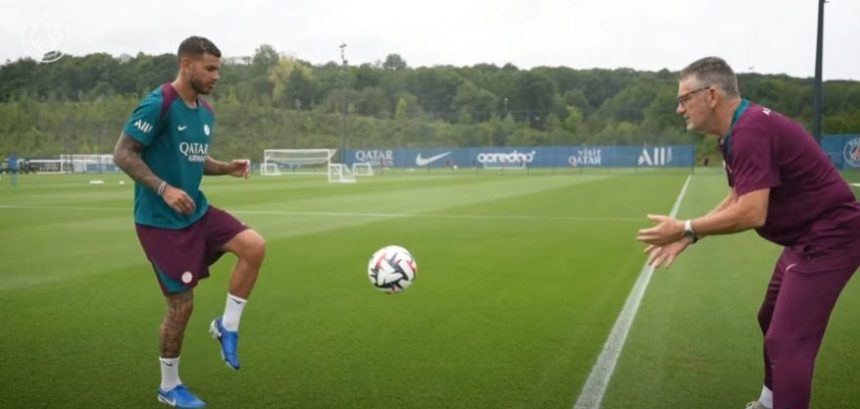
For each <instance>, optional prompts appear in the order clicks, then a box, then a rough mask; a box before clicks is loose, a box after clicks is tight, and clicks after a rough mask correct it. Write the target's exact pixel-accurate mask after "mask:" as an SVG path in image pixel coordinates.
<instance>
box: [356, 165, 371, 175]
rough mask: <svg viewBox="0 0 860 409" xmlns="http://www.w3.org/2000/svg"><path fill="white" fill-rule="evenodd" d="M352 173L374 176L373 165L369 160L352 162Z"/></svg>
mask: <svg viewBox="0 0 860 409" xmlns="http://www.w3.org/2000/svg"><path fill="white" fill-rule="evenodd" d="M352 174H354V175H355V176H373V165H371V164H370V163H369V162H355V163H353V164H352Z"/></svg>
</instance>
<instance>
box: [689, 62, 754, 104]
mask: <svg viewBox="0 0 860 409" xmlns="http://www.w3.org/2000/svg"><path fill="white" fill-rule="evenodd" d="M690 77H693V78H695V79H696V81H698V82H699V86H702V87H708V86H715V87H717V88H719V89H721V90H723V91H724V92H725V93H726V96H727V97H729V98H739V97H740V92H739V91H738V77H737V76H736V75H735V72H734V71H732V67H729V64H728V63H726V61H725V60H723V59H722V58H719V57H705V58H702V59H699V60H696V61H693V62H692V63H690V65H688V66H686V67H684V69H683V70H681V80H685V79H687V78H690Z"/></svg>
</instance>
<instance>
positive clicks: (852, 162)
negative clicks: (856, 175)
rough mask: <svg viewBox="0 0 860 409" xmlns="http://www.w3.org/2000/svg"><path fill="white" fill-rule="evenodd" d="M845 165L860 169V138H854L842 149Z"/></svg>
mask: <svg viewBox="0 0 860 409" xmlns="http://www.w3.org/2000/svg"><path fill="white" fill-rule="evenodd" d="M842 156H843V157H844V158H845V163H847V164H848V165H849V166H851V167H854V168H860V138H854V139H851V140H849V141H848V142H846V143H845V148H843V149H842Z"/></svg>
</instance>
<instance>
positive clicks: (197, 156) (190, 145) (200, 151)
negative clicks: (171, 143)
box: [179, 142, 209, 162]
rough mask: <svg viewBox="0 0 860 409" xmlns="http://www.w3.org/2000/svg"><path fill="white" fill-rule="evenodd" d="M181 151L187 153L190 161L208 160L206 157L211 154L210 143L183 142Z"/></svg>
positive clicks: (180, 147)
mask: <svg viewBox="0 0 860 409" xmlns="http://www.w3.org/2000/svg"><path fill="white" fill-rule="evenodd" d="M179 152H181V153H182V154H183V155H185V157H186V158H187V159H188V161H189V162H206V157H207V156H209V144H208V143H200V142H182V143H180V144H179Z"/></svg>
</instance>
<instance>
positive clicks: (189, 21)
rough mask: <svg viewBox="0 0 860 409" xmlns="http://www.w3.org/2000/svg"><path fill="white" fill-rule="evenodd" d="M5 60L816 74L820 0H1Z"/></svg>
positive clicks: (837, 9) (833, 12) (843, 62)
mask: <svg viewBox="0 0 860 409" xmlns="http://www.w3.org/2000/svg"><path fill="white" fill-rule="evenodd" d="M0 4H2V8H0V10H2V11H0V63H3V62H5V61H6V60H16V59H18V58H20V57H24V56H31V57H33V58H36V59H40V58H42V53H43V52H44V51H47V50H46V48H48V49H50V46H51V45H52V44H60V45H61V49H62V51H63V52H64V53H66V54H72V55H78V56H79V55H85V54H88V53H93V52H108V53H110V54H113V55H114V56H118V55H120V54H123V53H125V54H131V55H135V54H137V53H138V52H144V53H147V54H161V53H174V52H176V48H177V46H178V45H179V42H180V41H181V40H182V39H184V38H185V37H187V36H189V35H202V36H205V37H208V38H210V39H211V40H213V41H214V42H215V44H217V45H218V47H219V48H220V49H221V51H222V52H223V53H224V55H225V56H228V57H229V56H246V55H252V54H253V53H254V50H255V49H256V48H257V47H259V46H260V45H261V44H270V45H272V46H273V47H274V48H275V49H277V50H279V51H281V52H284V53H287V54H289V55H292V56H295V57H297V58H300V59H303V60H306V61H310V62H312V63H314V64H322V63H326V62H329V61H338V62H339V61H340V49H339V48H338V45H339V44H341V42H344V43H346V44H347V47H346V49H345V51H346V58H347V60H349V63H350V64H351V65H355V64H362V63H374V62H377V61H380V60H384V59H385V56H386V55H388V54H391V53H397V54H400V55H401V56H402V57H403V58H404V59H405V60H406V62H407V63H408V64H409V66H411V67H417V66H432V65H456V66H467V65H473V64H477V63H493V64H497V65H504V64H506V63H512V64H514V65H516V66H517V67H520V68H524V69H528V68H532V67H535V66H567V67H571V68H576V69H584V68H595V67H597V68H619V67H628V68H633V69H637V70H660V69H662V68H668V69H670V70H673V71H677V70H679V69H680V68H683V66H684V65H686V64H687V63H689V62H691V61H693V60H695V59H698V58H700V57H703V56H706V55H717V56H721V57H723V58H725V59H726V60H727V61H728V62H729V64H731V65H732V66H733V67H734V69H735V71H737V72H749V71H755V72H759V73H767V74H775V73H785V74H788V75H791V76H795V77H812V76H814V74H815V35H816V27H817V26H816V25H817V13H818V1H817V0H721V1H719V0H650V1H647V0H591V1H583V0H564V1H562V0H530V1H529V0H434V1H420V2H415V1H409V0H363V1H346V0H341V1H335V0H298V1H289V0H284V1H276V0H238V1H220V0H217V1H216V0H211V1H197V0H175V1H171V2H165V1H160V0H157V1H152V2H150V3H147V2H144V1H139V0H138V1H135V2H127V1H121V0H112V1H108V0H90V1H88V0H78V1H69V0H0ZM824 34H825V35H824V78H825V79H828V80H829V79H853V80H860V0H830V2H829V3H828V4H827V5H826V6H825V32H824Z"/></svg>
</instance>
